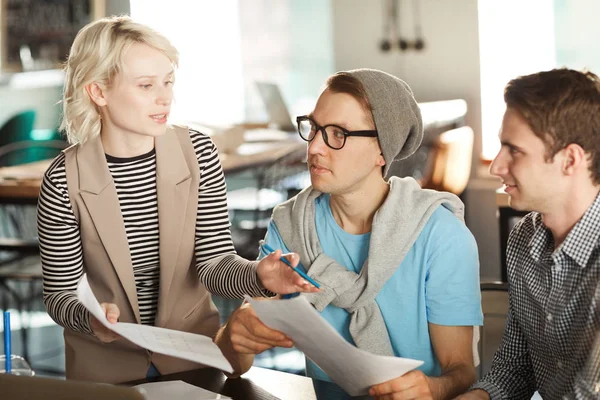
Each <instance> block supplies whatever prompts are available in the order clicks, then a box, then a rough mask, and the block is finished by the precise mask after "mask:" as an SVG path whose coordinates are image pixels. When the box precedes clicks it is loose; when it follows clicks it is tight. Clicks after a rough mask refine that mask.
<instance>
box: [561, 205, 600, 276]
mask: <svg viewBox="0 0 600 400" xmlns="http://www.w3.org/2000/svg"><path fill="white" fill-rule="evenodd" d="M599 246H600V194H598V195H597V196H596V200H594V202H593V203H592V205H591V206H590V207H589V208H588V209H587V211H586V212H585V213H584V214H583V217H581V219H580V220H579V221H578V222H577V223H576V224H575V226H574V227H573V229H571V232H569V234H568V235H567V237H566V238H565V241H564V242H563V243H562V244H561V245H560V247H559V248H558V250H560V251H563V252H564V253H565V254H566V255H568V256H569V257H571V258H572V259H573V260H574V261H575V262H576V263H577V264H578V265H579V266H580V267H581V268H584V267H585V266H586V265H587V264H588V261H589V259H590V256H591V255H592V252H593V251H594V249H596V248H598V247H599Z"/></svg>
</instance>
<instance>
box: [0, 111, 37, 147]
mask: <svg viewBox="0 0 600 400" xmlns="http://www.w3.org/2000/svg"><path fill="white" fill-rule="evenodd" d="M34 123H35V111H33V110H26V111H22V112H20V113H18V114H16V115H14V116H12V117H11V118H10V119H9V120H8V121H6V122H5V123H4V125H3V126H2V128H0V146H3V145H5V144H9V143H13V142H18V141H21V140H29V139H31V132H32V131H33V124H34Z"/></svg>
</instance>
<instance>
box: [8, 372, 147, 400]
mask: <svg viewBox="0 0 600 400" xmlns="http://www.w3.org/2000/svg"><path fill="white" fill-rule="evenodd" d="M0 394H1V397H2V398H3V399H10V400H21V399H23V400H25V399H27V400H55V399H56V400H81V399H85V400H105V399H111V400H144V398H145V397H144V395H142V394H141V393H140V392H138V391H137V390H136V389H133V388H128V387H123V386H113V385H105V384H101V383H91V382H79V381H65V380H60V379H50V378H39V377H30V376H18V375H6V374H0Z"/></svg>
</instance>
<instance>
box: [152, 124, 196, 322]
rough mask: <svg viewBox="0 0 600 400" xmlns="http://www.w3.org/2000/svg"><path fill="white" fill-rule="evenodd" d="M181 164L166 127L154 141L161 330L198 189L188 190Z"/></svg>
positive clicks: (175, 140)
mask: <svg viewBox="0 0 600 400" xmlns="http://www.w3.org/2000/svg"><path fill="white" fill-rule="evenodd" d="M186 134H187V130H186ZM184 140H185V138H184ZM187 140H189V139H187ZM190 146H191V143H190ZM185 160H186V158H185V155H184V153H183V150H182V148H181V144H180V143H179V139H178V138H177V134H176V133H175V129H174V128H172V127H169V128H168V130H167V133H166V134H164V135H162V136H159V137H158V138H156V190H157V197H158V226H159V228H160V231H159V241H160V294H159V297H158V313H157V316H156V322H155V325H156V326H164V325H165V324H166V323H167V320H168V319H169V310H170V307H171V305H170V304H169V303H168V301H167V300H168V293H169V289H170V287H171V282H172V280H173V274H174V272H175V269H176V266H177V262H178V257H177V256H178V255H179V247H180V244H181V237H182V232H183V229H184V225H185V224H186V223H188V224H190V223H191V224H194V226H195V219H194V221H186V218H185V215H186V210H187V207H188V200H189V197H190V196H191V195H194V196H198V193H197V191H198V188H191V182H192V174H191V172H190V169H189V167H188V165H187V163H186V161H185ZM190 190H193V193H190ZM194 215H195V214H194ZM182 262H185V264H186V265H185V266H184V267H183V268H187V267H188V266H189V259H188V260H184V261H182Z"/></svg>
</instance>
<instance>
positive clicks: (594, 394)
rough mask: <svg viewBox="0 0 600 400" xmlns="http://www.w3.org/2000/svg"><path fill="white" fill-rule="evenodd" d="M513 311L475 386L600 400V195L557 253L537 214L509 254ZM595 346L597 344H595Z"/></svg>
mask: <svg viewBox="0 0 600 400" xmlns="http://www.w3.org/2000/svg"><path fill="white" fill-rule="evenodd" d="M507 264H508V272H509V284H510V290H509V313H508V320H507V322H506V329H505V331H504V337H503V339H502V344H501V345H500V348H499V349H498V351H497V352H496V354H495V356H494V360H493V363H492V368H491V370H490V372H489V373H488V374H487V375H486V376H485V377H483V379H482V380H481V381H479V382H478V383H476V384H475V385H474V386H473V388H479V389H483V390H485V391H487V392H488V393H489V394H490V397H491V398H492V399H493V400H496V399H506V400H508V399H510V400H513V399H530V398H531V396H532V395H533V393H534V392H535V391H536V390H538V391H539V393H540V394H541V396H542V397H543V398H544V399H545V400H546V399H600V336H599V339H598V340H597V341H596V342H595V344H594V340H595V337H596V336H597V335H598V334H599V333H600V195H598V196H597V197H596V200H595V201H594V203H593V204H592V206H591V207H590V208H589V209H588V210H587V211H586V212H585V214H584V215H583V217H582V218H581V219H580V220H579V222H578V223H577V224H576V225H575V226H574V227H573V229H572V230H571V231H570V232H569V234H568V235H567V237H566V239H565V241H564V242H563V243H562V244H561V245H560V246H559V247H558V249H556V250H554V239H553V236H552V233H551V232H550V230H549V229H548V228H546V226H545V225H544V224H543V223H542V217H541V215H540V214H538V213H535V212H534V213H530V214H528V215H527V216H525V217H524V218H523V219H522V220H521V221H520V222H519V223H518V224H517V226H516V227H515V228H514V230H513V231H512V232H511V234H510V238H509V241H508V250H507ZM594 346H595V347H594Z"/></svg>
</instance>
